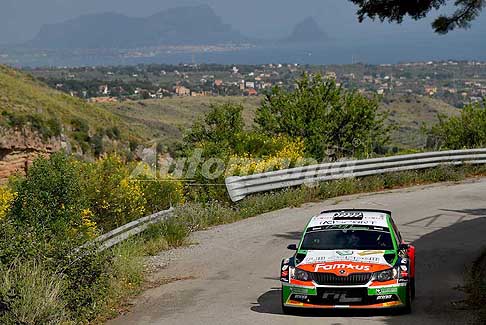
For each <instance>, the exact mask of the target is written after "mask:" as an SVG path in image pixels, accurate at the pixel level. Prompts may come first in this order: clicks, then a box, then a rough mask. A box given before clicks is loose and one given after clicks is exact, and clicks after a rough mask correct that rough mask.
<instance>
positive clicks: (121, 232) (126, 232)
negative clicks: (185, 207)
mask: <svg viewBox="0 0 486 325" xmlns="http://www.w3.org/2000/svg"><path fill="white" fill-rule="evenodd" d="M173 212H174V209H173V208H170V209H169V210H165V211H161V212H157V213H155V214H152V215H150V216H147V217H143V218H140V219H138V220H135V221H132V222H129V223H127V224H126V225H123V226H121V227H119V228H116V229H114V230H112V231H110V232H107V233H106V234H103V235H101V236H99V237H97V238H95V239H94V240H93V241H91V242H89V243H87V244H85V245H83V246H82V247H80V248H84V247H86V246H88V245H93V244H99V247H98V251H100V252H101V251H104V250H105V249H108V248H110V247H113V246H114V245H116V244H118V243H121V242H122V241H124V240H127V239H128V238H130V237H132V236H134V235H137V234H139V233H141V232H142V231H144V230H145V229H147V228H148V227H149V226H150V225H151V224H154V223H157V222H161V221H163V220H167V219H169V218H171V217H172V216H173Z"/></svg>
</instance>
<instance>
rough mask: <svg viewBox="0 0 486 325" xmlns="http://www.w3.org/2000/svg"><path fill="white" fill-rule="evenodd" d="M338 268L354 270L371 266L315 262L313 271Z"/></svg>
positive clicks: (366, 268)
mask: <svg viewBox="0 0 486 325" xmlns="http://www.w3.org/2000/svg"><path fill="white" fill-rule="evenodd" d="M339 269H347V270H354V271H370V270H371V266H369V265H359V264H345V263H343V264H316V265H315V267H314V272H319V271H331V270H339Z"/></svg>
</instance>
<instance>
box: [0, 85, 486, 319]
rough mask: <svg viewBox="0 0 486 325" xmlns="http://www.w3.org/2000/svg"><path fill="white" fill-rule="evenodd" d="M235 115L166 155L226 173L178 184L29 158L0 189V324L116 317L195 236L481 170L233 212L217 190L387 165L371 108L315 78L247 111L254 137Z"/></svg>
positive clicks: (346, 182) (213, 115)
mask: <svg viewBox="0 0 486 325" xmlns="http://www.w3.org/2000/svg"><path fill="white" fill-rule="evenodd" d="M477 109H479V108H471V109H467V110H465V111H464V116H462V117H461V118H462V119H465V120H469V118H470V117H471V116H473V117H474V119H475V121H476V120H477V123H478V125H481V124H480V123H482V119H485V116H484V114H479V113H478V112H477V111H476V110H477ZM243 111H244V108H243V106H242V105H239V104H232V103H222V104H219V105H214V106H212V107H211V108H210V110H209V111H208V113H207V114H206V115H205V116H204V118H201V119H199V120H198V121H197V122H195V123H194V124H193V126H192V128H191V129H190V130H188V131H187V132H186V133H185V135H184V138H183V141H182V143H181V144H180V145H179V146H177V147H175V148H174V156H175V158H185V157H193V156H195V155H200V157H201V159H202V161H208V160H210V159H216V158H217V159H219V160H220V161H222V162H224V164H225V166H226V167H227V168H226V169H224V170H222V171H221V172H219V173H217V170H215V169H217V168H218V164H215V165H214V166H215V167H214V166H213V167H211V166H210V165H206V164H198V165H197V166H195V167H194V168H193V170H189V168H185V169H183V170H182V172H183V173H182V178H183V177H186V178H187V179H186V180H187V182H185V181H182V180H181V177H175V176H172V175H171V173H170V172H171V171H172V172H173V171H174V169H173V168H174V166H172V167H170V168H169V169H168V172H167V173H166V174H163V173H155V174H154V173H153V172H152V171H151V169H150V166H148V167H147V166H145V167H144V168H139V167H140V165H139V164H136V163H134V162H131V161H130V160H129V159H127V157H124V156H123V155H117V154H111V155H104V156H103V157H102V158H99V159H97V160H94V161H91V162H89V161H82V160H79V159H77V158H75V157H73V156H70V155H66V154H65V153H57V154H53V155H52V156H51V157H49V158H38V159H37V160H36V161H35V162H34V164H33V165H32V167H30V168H29V170H28V172H27V175H25V176H17V177H12V178H11V179H10V181H9V182H8V184H7V185H6V186H4V187H0V279H1V283H0V323H2V324H19V323H21V324H58V323H86V322H92V323H93V322H100V321H102V320H104V319H106V318H109V317H111V316H114V315H116V314H117V312H118V307H119V306H120V304H122V303H123V302H124V301H125V300H126V299H127V297H130V296H131V295H134V294H136V293H137V292H139V290H141V288H143V285H144V283H145V277H144V272H145V269H144V267H143V259H144V257H145V256H148V255H155V254H158V253H159V252H160V251H161V250H165V249H169V248H172V247H178V246H181V245H186V244H188V243H189V239H188V238H189V235H190V233H191V232H193V231H197V230H201V229H206V228H208V227H211V226H215V225H219V224H224V223H230V222H234V221H237V220H240V219H244V218H250V217H254V216H256V215H259V214H261V213H265V212H269V211H272V210H276V209H281V208H286V207H295V206H299V205H301V204H303V203H305V202H311V201H317V200H324V199H329V198H333V197H337V196H341V195H348V194H356V193H361V192H370V191H381V190H387V189H393V188H398V187H403V186H412V185H418V184H427V183H433V182H440V181H459V180H463V179H465V178H466V177H473V176H479V175H486V167H483V166H459V167H453V166H441V167H439V168H434V169H430V170H422V171H407V172H400V173H394V174H386V175H376V176H369V177H363V178H350V179H343V180H338V181H332V182H323V183H320V184H314V185H313V186H301V187H297V188H290V189H284V190H279V191H274V192H269V193H264V194H258V195H253V196H250V197H247V198H246V199H244V200H242V201H241V202H238V203H236V204H234V203H231V202H230V200H229V198H228V196H227V193H226V189H225V187H224V186H223V185H222V184H224V178H225V177H227V176H231V175H244V174H248V173H254V172H263V171H269V170H277V169H282V168H288V167H293V166H298V165H302V164H308V163H312V162H322V161H335V160H337V159H340V158H351V157H354V158H368V157H375V156H380V155H384V154H390V153H392V151H391V150H390V147H389V133H390V128H389V127H388V126H387V125H386V124H385V123H384V119H385V118H386V116H385V115H383V114H381V113H380V112H379V107H378V99H377V98H368V97H366V96H363V95H360V94H358V93H356V92H350V91H346V90H344V89H342V88H340V87H338V86H337V85H336V84H335V82H334V81H331V80H324V79H322V78H321V77H320V76H319V75H315V76H308V75H304V76H303V78H302V79H301V80H300V81H299V83H298V84H297V88H296V89H295V90H293V91H283V90H282V89H279V88H274V89H272V90H271V91H270V92H269V93H268V94H267V96H266V98H265V99H264V101H263V103H262V104H261V106H259V107H258V108H257V110H256V113H255V114H256V119H255V124H254V125H253V127H248V126H247V124H246V123H245V118H244V117H243ZM454 119H456V118H455V117H454V118H451V119H450V120H447V119H446V118H443V119H442V120H441V121H440V123H439V124H438V126H435V127H433V128H432V129H430V130H429V131H428V132H430V135H431V136H432V135H434V136H436V137H438V138H440V139H442V138H441V137H440V136H441V135H444V134H447V132H448V130H449V128H447V127H443V125H448V123H456V122H455V121H456V120H454ZM475 123H476V122H475ZM79 129H83V127H82V126H80V127H79ZM473 130H478V129H473ZM459 139H465V138H461V137H459ZM441 141H444V140H441ZM458 141H462V140H458ZM443 143H444V144H443V145H441V147H443V148H446V147H447V148H449V147H452V145H451V144H450V143H449V142H445V141H444V142H443ZM481 145H483V142H481V141H477V142H474V143H471V142H467V143H464V144H463V145H462V146H460V147H468V146H473V147H475V146H481ZM454 148H455V147H454ZM134 171H137V172H136V173H134ZM188 173H192V175H190V176H188ZM208 174H209V175H213V176H214V177H208ZM170 206H175V214H176V218H173V219H170V220H167V221H165V222H162V223H159V224H155V225H152V226H151V227H150V228H149V229H148V230H147V231H145V232H144V233H143V234H141V235H139V236H137V237H135V238H132V239H130V240H128V241H126V242H124V243H122V244H120V245H117V246H115V247H114V248H112V249H110V250H107V251H104V252H102V253H97V252H96V247H92V246H90V247H88V248H84V249H81V250H79V249H78V248H79V247H81V246H82V245H83V244H85V243H86V242H88V241H90V240H92V239H93V238H95V237H97V236H98V235H100V234H102V233H105V232H107V231H110V230H112V229H114V228H116V227H118V226H121V225H123V224H126V223H127V222H130V221H132V220H135V219H138V218H140V217H142V216H145V215H149V214H151V213H153V212H156V211H160V210H164V209H167V208H168V207H170Z"/></svg>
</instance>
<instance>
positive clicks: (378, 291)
mask: <svg viewBox="0 0 486 325" xmlns="http://www.w3.org/2000/svg"><path fill="white" fill-rule="evenodd" d="M397 293H398V287H382V288H368V295H370V296H381V295H387V294H397Z"/></svg>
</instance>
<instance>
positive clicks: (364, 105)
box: [256, 74, 389, 159]
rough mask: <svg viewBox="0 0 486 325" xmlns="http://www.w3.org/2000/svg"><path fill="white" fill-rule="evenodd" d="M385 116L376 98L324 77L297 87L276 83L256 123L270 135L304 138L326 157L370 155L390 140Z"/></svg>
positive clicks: (314, 77) (301, 82) (314, 153)
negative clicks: (290, 88) (368, 96)
mask: <svg viewBox="0 0 486 325" xmlns="http://www.w3.org/2000/svg"><path fill="white" fill-rule="evenodd" d="M385 117H386V116H385V115H383V114H380V113H379V112H378V102H377V101H376V100H374V99H369V98H367V97H365V96H363V95H361V94H359V93H357V92H350V91H346V90H344V89H342V88H341V87H338V86H337V85H336V83H335V82H334V81H333V80H323V79H322V77H321V76H320V75H312V76H309V75H307V74H304V76H303V77H302V78H301V79H300V80H298V81H297V87H296V89H295V90H294V91H291V92H287V91H285V90H283V89H281V88H279V87H275V88H273V89H272V91H271V92H270V93H269V94H267V96H266V98H265V99H264V100H263V102H262V105H261V107H260V108H259V109H258V111H257V116H256V122H257V123H258V124H259V125H260V128H261V131H262V132H265V133H267V134H269V135H277V134H285V135H288V136H289V137H292V138H301V139H303V140H304V143H305V148H306V151H307V153H308V154H309V155H311V156H313V157H314V158H316V159H323V158H324V157H325V156H326V155H328V153H329V149H331V150H332V152H333V154H332V155H333V156H336V157H342V156H354V155H356V156H368V155H369V154H370V153H372V152H373V151H376V150H378V149H379V148H381V147H383V146H384V145H385V144H386V143H387V142H388V133H389V132H388V131H389V130H388V128H387V127H385V125H384V119H385Z"/></svg>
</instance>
